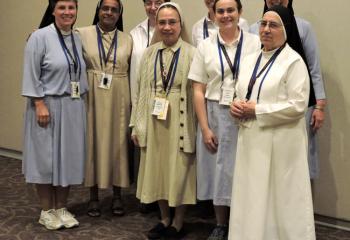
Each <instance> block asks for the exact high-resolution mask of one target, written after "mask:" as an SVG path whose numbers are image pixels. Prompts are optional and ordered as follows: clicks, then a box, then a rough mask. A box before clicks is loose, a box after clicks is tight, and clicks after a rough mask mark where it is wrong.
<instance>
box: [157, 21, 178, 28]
mask: <svg viewBox="0 0 350 240" xmlns="http://www.w3.org/2000/svg"><path fill="white" fill-rule="evenodd" d="M178 22H180V21H179V20H176V19H169V20H159V21H158V25H159V26H161V27H164V26H166V25H167V24H168V25H169V26H170V27H173V26H175V24H176V23H178Z"/></svg>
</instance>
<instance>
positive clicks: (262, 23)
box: [259, 20, 283, 29]
mask: <svg viewBox="0 0 350 240" xmlns="http://www.w3.org/2000/svg"><path fill="white" fill-rule="evenodd" d="M267 26H268V27H269V28H270V29H278V28H280V27H282V26H283V24H280V23H277V22H269V21H265V20H260V21H259V27H260V28H266V27H267Z"/></svg>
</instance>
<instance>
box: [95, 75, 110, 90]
mask: <svg viewBox="0 0 350 240" xmlns="http://www.w3.org/2000/svg"><path fill="white" fill-rule="evenodd" d="M112 79H113V76H112V74H106V73H102V76H101V79H100V84H99V85H98V87H99V88H102V89H106V90H109V89H111V84H112Z"/></svg>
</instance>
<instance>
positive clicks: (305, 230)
mask: <svg viewBox="0 0 350 240" xmlns="http://www.w3.org/2000/svg"><path fill="white" fill-rule="evenodd" d="M272 54H273V53H271V52H269V53H264V54H263V57H262V62H261V64H260V68H261V67H262V66H263V65H264V64H265V63H266V62H267V61H268V59H269V58H270V57H271V55H272ZM257 58H258V54H253V55H251V56H249V57H247V58H246V59H245V61H244V63H243V64H242V72H241V75H240V78H239V81H238V84H237V86H236V89H237V97H238V98H239V99H241V100H244V99H245V96H246V92H247V88H248V84H249V80H250V77H251V74H252V71H253V68H254V66H255V63H256V60H257ZM265 73H266V72H264V73H263V74H262V75H261V77H259V78H258V79H257V81H256V83H255V85H254V88H253V91H252V97H251V100H254V101H256V100H257V96H258V89H259V86H260V83H261V80H262V79H263V76H264V75H265ZM308 99H309V77H308V73H307V69H306V66H305V64H304V62H303V60H302V58H301V57H300V56H299V55H298V54H297V53H296V52H295V51H294V50H292V49H291V48H290V47H289V46H288V45H287V46H286V47H285V48H284V49H283V51H282V52H281V53H280V55H279V56H278V58H277V59H276V61H275V63H274V64H273V66H272V68H271V70H270V71H269V72H268V74H267V75H266V78H265V80H264V82H263V84H262V86H261V92H260V98H259V102H258V103H257V105H256V119H255V120H250V121H246V122H240V129H239V134H238V142H237V155H236V168H235V173H234V184H233V190H232V204H231V214H230V228H229V239H231V240H286V239H288V240H300V239H303V240H314V239H315V229H314V218H313V206H312V199H311V188H310V180H309V172H308V164H307V134H306V127H305V119H304V114H305V111H306V109H307V104H308Z"/></svg>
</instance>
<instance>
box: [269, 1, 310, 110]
mask: <svg viewBox="0 0 350 240" xmlns="http://www.w3.org/2000/svg"><path fill="white" fill-rule="evenodd" d="M292 3H293V1H292V0H289V2H288V7H287V8H285V7H283V6H281V5H274V6H272V7H271V8H270V9H267V5H266V0H265V6H264V14H265V13H266V12H267V11H274V12H276V13H277V14H278V15H279V16H280V17H281V19H282V21H283V25H284V27H285V30H286V33H287V43H288V44H289V46H290V47H291V48H292V49H293V50H294V51H296V52H297V53H299V55H300V56H301V58H302V59H303V60H304V62H305V64H306V67H307V71H308V74H309V78H310V95H309V106H313V105H315V104H316V97H315V91H314V87H313V84H312V77H311V74H310V69H309V65H308V61H307V58H306V55H305V52H304V48H303V44H302V42H301V38H300V34H299V31H298V26H297V22H296V20H295V17H294V10H293V7H292Z"/></svg>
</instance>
